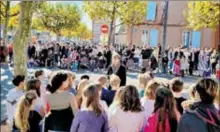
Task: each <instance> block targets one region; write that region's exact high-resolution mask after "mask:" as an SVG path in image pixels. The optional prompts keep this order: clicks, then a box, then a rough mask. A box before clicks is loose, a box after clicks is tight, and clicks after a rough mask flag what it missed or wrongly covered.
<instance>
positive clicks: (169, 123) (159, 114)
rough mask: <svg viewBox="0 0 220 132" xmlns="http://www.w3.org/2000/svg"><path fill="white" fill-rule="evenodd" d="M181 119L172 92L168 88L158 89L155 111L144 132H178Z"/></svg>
mask: <svg viewBox="0 0 220 132" xmlns="http://www.w3.org/2000/svg"><path fill="white" fill-rule="evenodd" d="M179 118H180V114H179V112H178V111H177V109H176V104H175V99H174V97H173V94H172V92H171V91H170V90H169V89H168V88H158V90H157V91H156V99H155V103H154V111H153V114H152V115H151V116H150V117H149V118H148V121H147V125H146V126H145V129H144V132H176V130H177V125H178V121H179Z"/></svg>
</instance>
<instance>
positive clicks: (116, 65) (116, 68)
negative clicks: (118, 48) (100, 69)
mask: <svg viewBox="0 0 220 132" xmlns="http://www.w3.org/2000/svg"><path fill="white" fill-rule="evenodd" d="M112 74H116V75H117V76H118V77H119V78H120V79H121V83H120V86H125V85H126V68H125V67H124V66H123V65H121V64H120V55H119V54H118V53H116V52H115V53H113V57H112V65H111V66H110V67H109V69H108V71H107V75H108V76H109V75H112Z"/></svg>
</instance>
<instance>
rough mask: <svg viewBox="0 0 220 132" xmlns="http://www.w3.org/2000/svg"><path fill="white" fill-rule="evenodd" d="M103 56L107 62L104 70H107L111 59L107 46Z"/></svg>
mask: <svg viewBox="0 0 220 132" xmlns="http://www.w3.org/2000/svg"><path fill="white" fill-rule="evenodd" d="M104 56H105V58H106V61H107V64H106V68H108V67H109V66H110V64H111V57H112V52H111V50H110V48H109V47H108V46H107V47H106V48H105V49H104Z"/></svg>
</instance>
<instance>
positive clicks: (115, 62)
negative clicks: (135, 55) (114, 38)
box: [112, 52, 120, 67]
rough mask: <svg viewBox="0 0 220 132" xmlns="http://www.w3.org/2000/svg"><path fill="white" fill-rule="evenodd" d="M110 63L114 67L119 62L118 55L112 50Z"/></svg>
mask: <svg viewBox="0 0 220 132" xmlns="http://www.w3.org/2000/svg"><path fill="white" fill-rule="evenodd" d="M112 64H113V66H116V67H117V66H119V64H120V55H119V54H118V53H116V52H114V53H113V55H112Z"/></svg>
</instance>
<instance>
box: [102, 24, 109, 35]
mask: <svg viewBox="0 0 220 132" xmlns="http://www.w3.org/2000/svg"><path fill="white" fill-rule="evenodd" d="M101 32H102V33H108V26H107V25H102V26H101Z"/></svg>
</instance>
